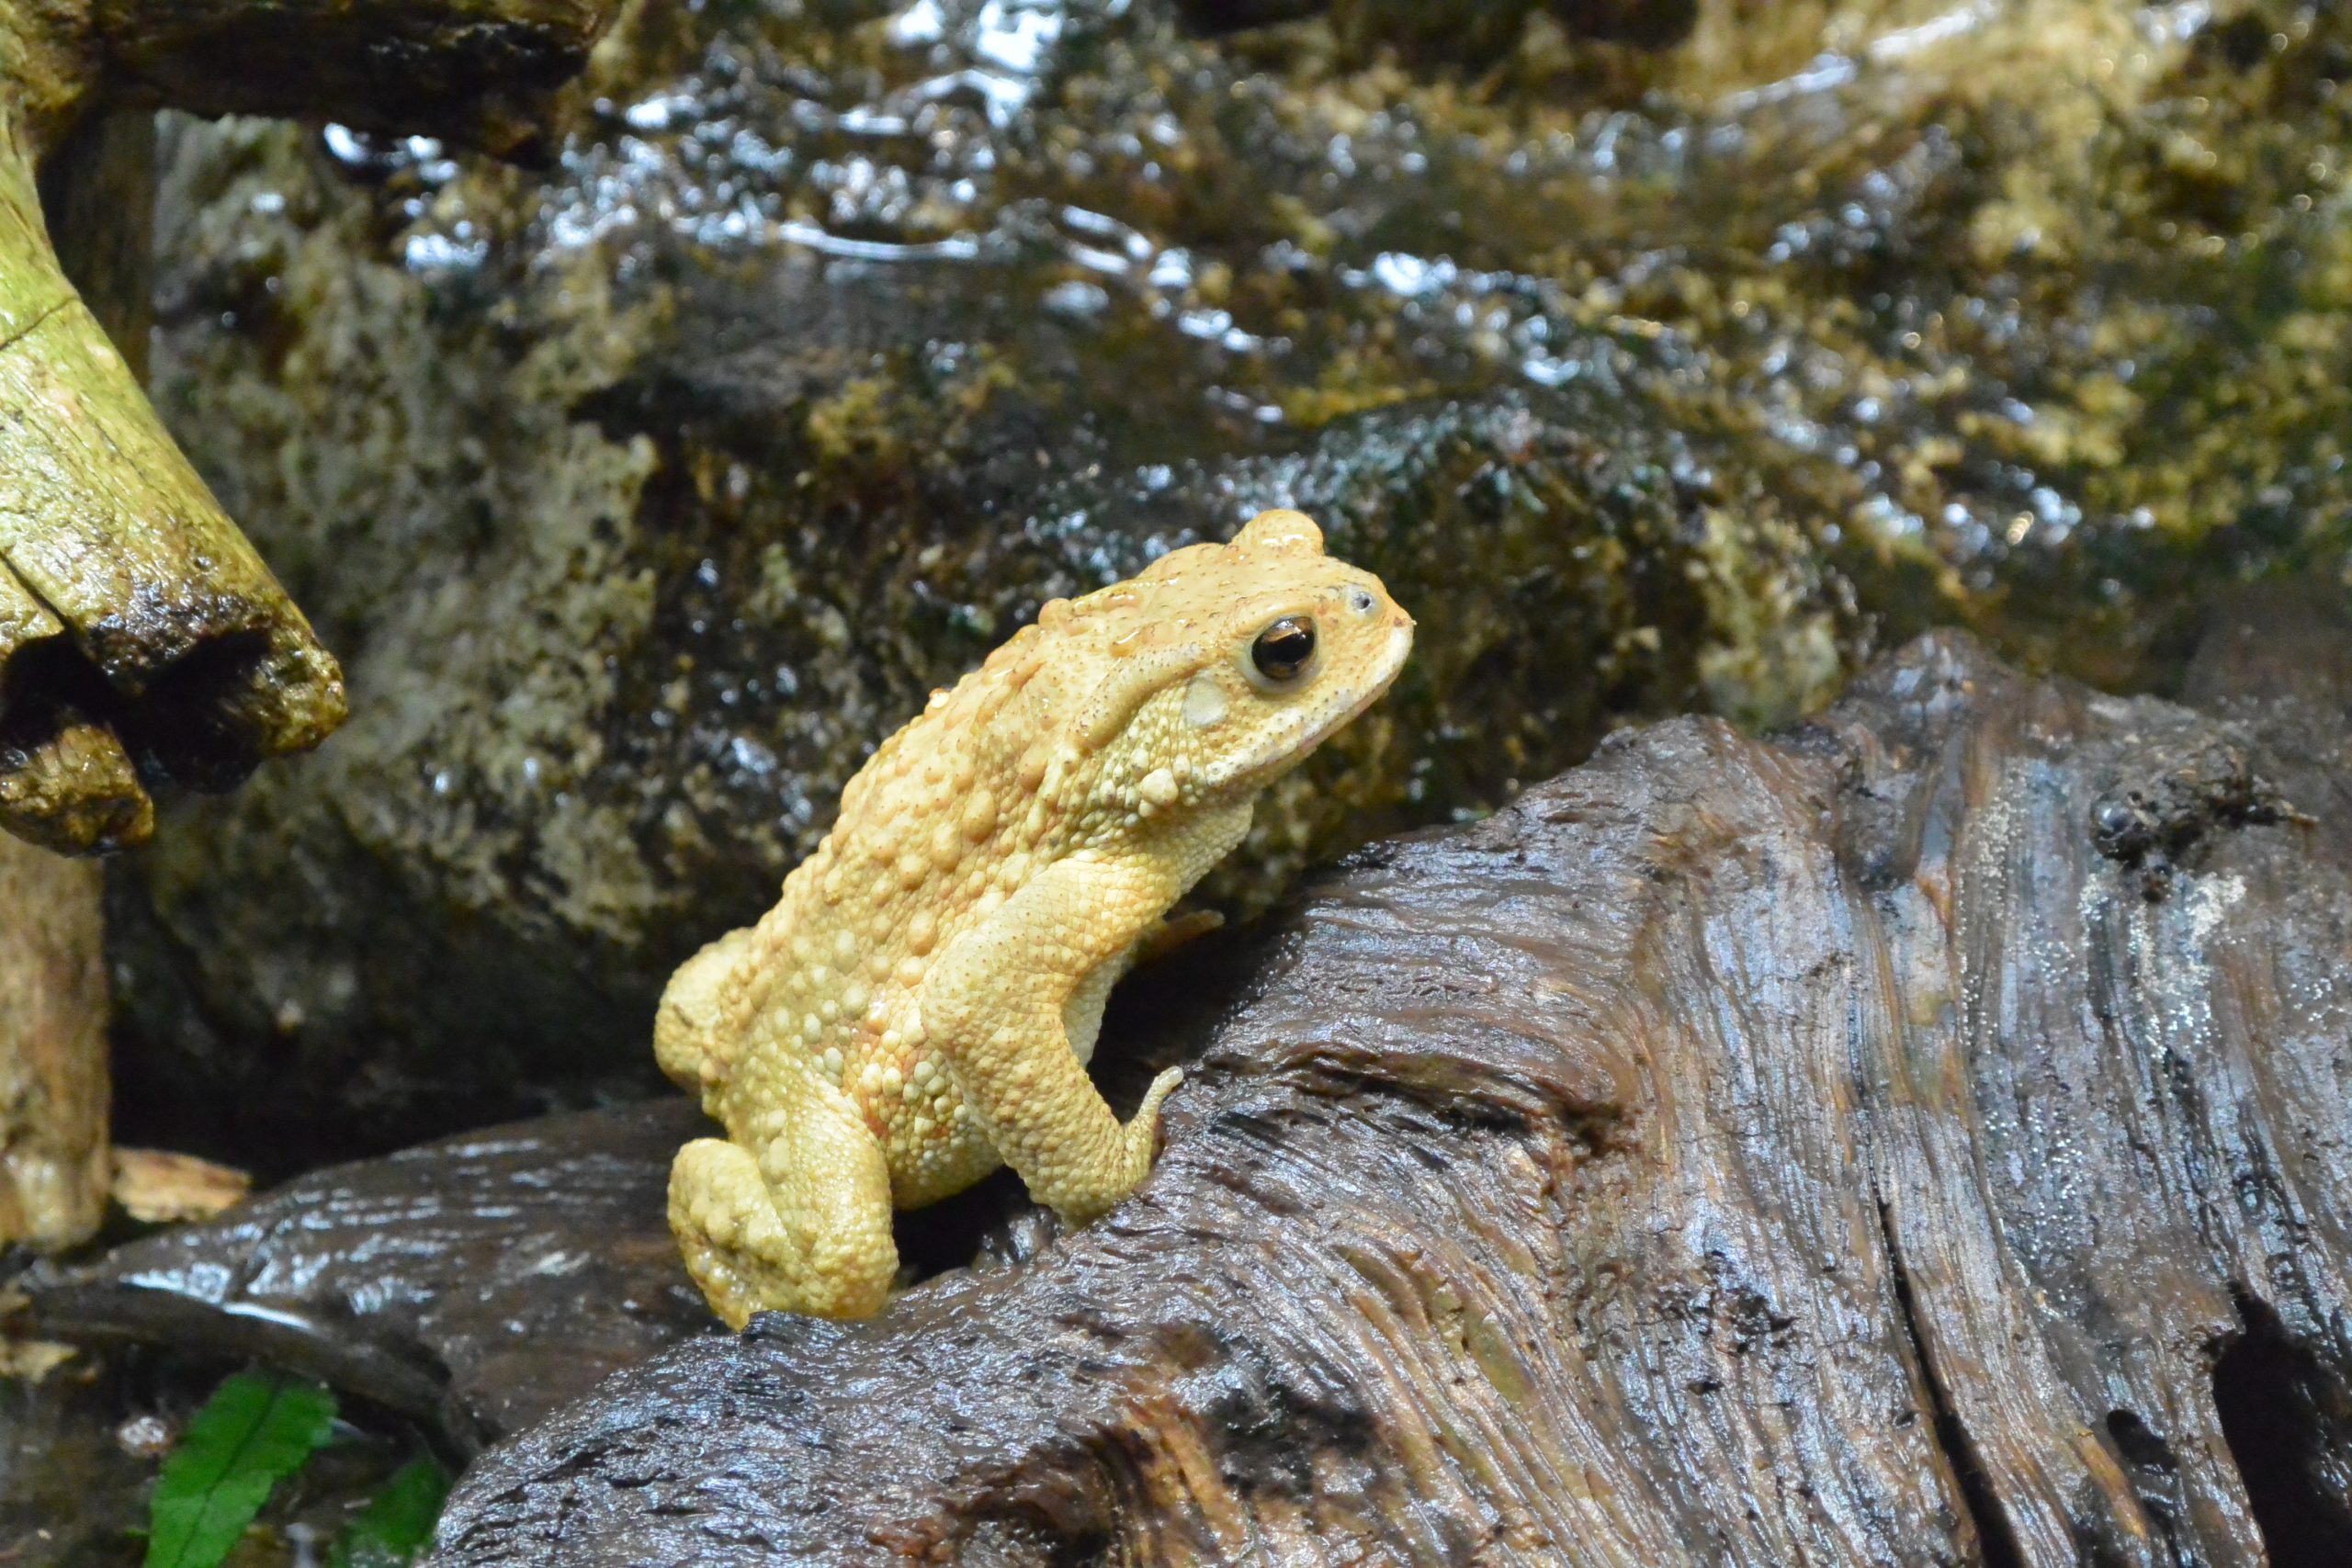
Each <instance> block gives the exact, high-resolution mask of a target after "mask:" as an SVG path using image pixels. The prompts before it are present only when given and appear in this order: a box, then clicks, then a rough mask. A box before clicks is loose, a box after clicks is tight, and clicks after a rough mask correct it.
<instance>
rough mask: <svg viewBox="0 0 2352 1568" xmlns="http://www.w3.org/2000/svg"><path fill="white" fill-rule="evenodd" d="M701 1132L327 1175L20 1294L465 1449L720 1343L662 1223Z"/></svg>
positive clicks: (589, 1137) (504, 1132)
mask: <svg viewBox="0 0 2352 1568" xmlns="http://www.w3.org/2000/svg"><path fill="white" fill-rule="evenodd" d="M0 848H5V846H0ZM20 853H29V851H20ZM706 1126H707V1124H706V1123H705V1122H703V1121H702V1119H701V1115H700V1113H699V1112H698V1111H696V1110H695V1107H694V1106H693V1105H692V1104H691V1103H689V1102H687V1101H685V1100H661V1101H657V1102H655V1103H653V1104H650V1105H644V1106H637V1107H632V1108H629V1109H628V1110H623V1111H593V1112H585V1113H582V1114H580V1115H576V1116H557V1117H549V1118H548V1119H546V1120H544V1121H541V1122H533V1123H530V1124H528V1125H525V1126H515V1127H495V1128H490V1129H487V1130H485V1131H482V1132H479V1133H472V1134H466V1135H464V1136H462V1137H457V1138H450V1139H447V1140H444V1141H443V1142H441V1143H438V1144H431V1145H424V1146H422V1147H418V1148H414V1149H409V1150H405V1151H403V1152H402V1153H401V1154H398V1155H395V1156H391V1157H390V1158H389V1159H381V1160H370V1161H367V1162H364V1163H362V1164H358V1165H352V1166H345V1167H338V1168H332V1169H327V1170H322V1171H316V1172H313V1173H312V1174H311V1175H309V1176H306V1177H303V1178H302V1179H300V1180H297V1181H293V1182H289V1183H288V1184H287V1185H286V1186H285V1187H283V1188H280V1189H278V1190H277V1191H275V1192H270V1193H266V1194H265V1195H263V1196H261V1197H259V1198H256V1199H254V1200H252V1201H249V1202H246V1203H244V1204H243V1205H241V1206H239V1207H238V1208H236V1209H233V1210H232V1211H230V1212H229V1213H226V1214H224V1215H222V1216H221V1217H220V1219H218V1220H215V1221H211V1222H209V1223H207V1224H193V1225H187V1226H183V1227H181V1228H179V1229H177V1230H173V1231H167V1232H164V1233H162V1234H160V1235H154V1236H151V1237H148V1238H146V1239H144V1240H141V1241H137V1242H133V1243H130V1244H129V1245H127V1246H124V1247H119V1248H117V1249H116V1250H115V1251H114V1252H112V1253H110V1254H108V1255H107V1257H106V1258H104V1259H102V1260H100V1261H99V1262H97V1263H96V1264H92V1265H86V1266H82V1267H77V1268H47V1267H44V1268H37V1269H34V1270H32V1271H31V1272H30V1273H29V1274H28V1275H26V1276H25V1277H24V1278H23V1279H21V1280H18V1281H17V1288H18V1289H19V1290H20V1291H21V1292H24V1294H26V1295H27V1296H28V1297H29V1299H30V1303H31V1308H32V1313H31V1317H30V1319H29V1321H28V1327H29V1329H30V1331H31V1332H33V1333H36V1334H38V1335H40V1336H42V1337H49V1338H53V1339H68V1340H73V1341H76V1342H80V1343H85V1344H105V1343H107V1342H109V1341H118V1340H146V1341H152V1342H155V1343H161V1344H167V1345H172V1346H175V1347H177V1348H180V1349H182V1350H185V1351H195V1352H198V1353H212V1354H218V1355H225V1356H232V1357H242V1356H256V1357H260V1358H263V1359H267V1360H270V1361H273V1362H276V1363H277V1365H279V1366H283V1367H287V1368H289V1369H291V1370H293V1371H297V1372H300V1373H301V1374H302V1375H304V1376H308V1377H313V1378H318V1379H320V1380H322V1381H324V1382H332V1383H334V1384H336V1385H337V1386H339V1387H341V1388H343V1389H345V1391H347V1392H349V1393H357V1394H360V1395H363V1396H365V1397H367V1398H368V1399H370V1400H373V1401H374V1402H375V1403H377V1404H381V1405H383V1406H385V1407H387V1408H389V1409H390V1410H394V1411H397V1412H399V1413H401V1415H404V1416H410V1417H411V1418H413V1419H414V1420H417V1421H420V1422H423V1423H424V1424H425V1425H426V1426H427V1427H428V1428H429V1429H430V1430H431V1431H432V1432H433V1433H434V1434H435V1437H436V1438H437V1439H438V1440H439V1443H440V1446H441V1447H442V1448H443V1449H444V1450H446V1451H448V1452H451V1453H453V1454H458V1455H463V1454H468V1453H470V1452H472V1451H473V1450H475V1449H476V1448H478V1447H480V1445H481V1442H482V1440H483V1439H484V1438H490V1437H494V1436H496V1435H498V1434H500V1433H503V1432H507V1431H512V1430H514V1429H515V1428H517V1427H522V1426H526V1425H527V1424H529V1423H530V1422H533V1421H537V1420H538V1419H540V1418H541V1417H543V1416H546V1415H547V1414H548V1412H549V1411H551V1410H553V1409H554V1408H555V1407H556V1406H557V1405H559V1404H562V1403H563V1402H564V1401H566V1400H569V1399H571V1398H573V1397H575V1396H577V1395H578V1394H580V1393H584V1392H585V1391H586V1390H587V1389H588V1388H589V1387H591V1386H592V1385H593V1384H594V1382H596V1381H597V1380H598V1379H599V1378H601V1377H603V1376H604V1375H605V1374H606V1373H607V1372H610V1371H614V1370H615V1369H616V1368H620V1367H624V1366H628V1365H630V1364H632V1363H634V1362H637V1361H640V1360H642V1359H645V1358H646V1357H647V1356H649V1355H650V1354H652V1353H653V1352H654V1351H656V1350H658V1349H661V1348H663V1347H665V1346H668V1345H670V1344H672V1343H673V1342H675V1341H676V1340H679V1339H682V1338H684V1337H689V1336H691V1335H694V1334H695V1333H698V1332H710V1331H714V1330H715V1329H716V1326H717V1325H715V1323H714V1322H713V1321H712V1319H711V1318H710V1316H709V1314H708V1313H707V1312H706V1311H705V1310H704V1308H703V1304H702V1297H701V1295H700V1294H699V1292H696V1291H695V1288H694V1283H693V1281H691V1280H688V1279H687V1278H686V1274H685V1270H684V1268H683V1267H681V1266H680V1264H679V1262H678V1257H677V1247H676V1246H675V1244H674V1243H673V1242H672V1241H671V1239H670V1234H669V1230H668V1227H667V1226H666V1225H664V1224H662V1217H661V1216H662V1190H663V1187H664V1184H665V1183H666V1182H667V1181H668V1179H669V1174H670V1157H671V1156H672V1155H673V1154H674V1153H675V1152H676V1150H677V1146H678V1145H679V1144H680V1143H682V1142H684V1140H685V1139H687V1138H690V1137H695V1136H696V1135H698V1134H700V1133H701V1132H702V1131H703V1130H705V1128H706Z"/></svg>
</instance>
